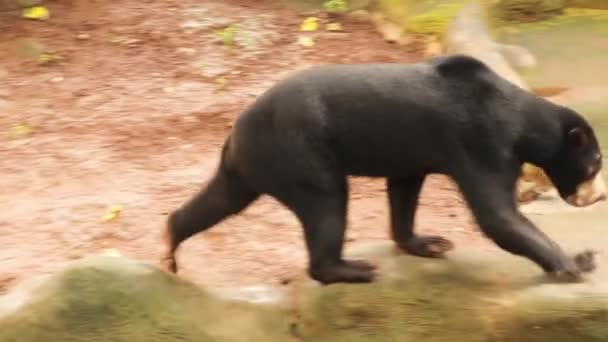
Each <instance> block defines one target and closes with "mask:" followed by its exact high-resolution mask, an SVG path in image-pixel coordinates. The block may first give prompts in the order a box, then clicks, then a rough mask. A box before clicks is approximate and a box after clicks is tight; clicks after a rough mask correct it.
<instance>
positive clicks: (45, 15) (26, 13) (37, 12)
mask: <svg viewBox="0 0 608 342" xmlns="http://www.w3.org/2000/svg"><path fill="white" fill-rule="evenodd" d="M21 16H22V17H24V18H25V19H32V20H47V19H49V18H50V17H51V12H50V11H49V10H48V9H47V8H46V7H44V6H34V7H30V8H26V9H24V10H23V13H22V14H21Z"/></svg>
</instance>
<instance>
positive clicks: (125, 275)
mask: <svg viewBox="0 0 608 342" xmlns="http://www.w3.org/2000/svg"><path fill="white" fill-rule="evenodd" d="M11 296H12V297H11ZM7 297H8V298H9V299H7ZM11 298H12V299H11ZM6 302H11V303H12V305H8V309H6V307H7V305H4V307H5V310H4V314H3V315H2V316H0V341H3V342H30V341H31V342H35V341H36V342H37V341H83V342H85V341H87V342H89V341H125V342H126V341H180V342H183V341H287V340H289V334H288V328H289V324H288V322H287V316H286V315H285V314H284V313H282V312H281V311H280V310H278V309H276V308H274V307H271V306H253V305H251V304H247V303H239V302H230V301H223V300H220V299H218V298H217V297H214V296H212V295H210V294H209V293H207V292H205V291H204V290H202V289H200V288H199V287H197V286H195V285H193V284H191V283H189V282H186V281H184V280H181V279H179V278H177V277H175V276H173V275H169V274H166V273H164V272H162V271H160V270H158V269H156V268H154V267H152V266H148V265H145V264H142V263H139V262H137V261H134V260H130V259H127V258H124V257H112V256H97V257H92V258H88V259H83V260H80V261H77V262H75V263H73V264H72V265H70V266H68V267H67V268H66V269H65V270H64V271H62V272H59V273H57V274H54V275H52V276H51V277H49V278H48V279H45V280H44V281H42V282H41V284H38V285H37V286H34V287H33V288H31V286H30V288H29V291H24V290H21V291H20V292H17V293H16V294H15V293H13V294H12V295H11V293H9V295H8V296H5V297H0V308H2V307H3V305H2V303H6Z"/></svg>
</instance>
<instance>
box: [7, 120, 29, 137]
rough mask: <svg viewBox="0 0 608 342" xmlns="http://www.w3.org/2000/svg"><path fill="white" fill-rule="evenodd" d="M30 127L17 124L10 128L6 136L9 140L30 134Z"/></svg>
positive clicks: (24, 124)
mask: <svg viewBox="0 0 608 342" xmlns="http://www.w3.org/2000/svg"><path fill="white" fill-rule="evenodd" d="M32 131H33V129H32V126H30V125H28V124H26V123H18V124H14V125H12V126H11V128H10V130H9V132H8V135H9V137H10V138H11V139H18V138H20V137H23V136H26V135H28V134H30V133H32Z"/></svg>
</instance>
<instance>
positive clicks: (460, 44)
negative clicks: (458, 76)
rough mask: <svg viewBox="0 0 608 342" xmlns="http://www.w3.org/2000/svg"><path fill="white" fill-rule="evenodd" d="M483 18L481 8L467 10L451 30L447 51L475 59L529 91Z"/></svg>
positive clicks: (469, 6) (470, 6)
mask: <svg viewBox="0 0 608 342" xmlns="http://www.w3.org/2000/svg"><path fill="white" fill-rule="evenodd" d="M482 18H483V16H482V11H481V5H479V4H477V3H472V4H469V5H466V6H464V7H463V8H462V10H461V11H460V12H459V13H458V14H457V15H456V17H455V18H454V20H453V21H452V22H451V23H450V25H449V26H448V32H447V33H446V37H445V47H446V51H447V52H448V53H458V54H465V55H469V56H472V57H475V58H477V59H479V60H481V61H483V62H484V63H485V64H487V65H488V66H489V67H490V68H492V70H494V71H495V72H496V73H498V74H499V75H501V76H502V77H504V78H506V79H507V80H509V81H511V82H512V83H514V84H516V85H518V86H519V87H521V88H523V89H525V90H529V87H528V85H527V84H526V83H525V82H524V81H523V80H522V78H521V77H520V76H519V75H518V74H517V73H516V72H515V71H514V70H513V69H512V68H511V66H510V65H509V63H508V62H507V60H506V59H505V57H504V56H503V55H502V53H501V48H500V46H499V45H498V44H496V43H495V42H494V41H493V40H492V38H491V37H490V34H489V33H488V32H487V28H486V26H485V24H484V22H483V20H482ZM507 50H509V48H507ZM511 50H513V49H511ZM511 52H512V51H511Z"/></svg>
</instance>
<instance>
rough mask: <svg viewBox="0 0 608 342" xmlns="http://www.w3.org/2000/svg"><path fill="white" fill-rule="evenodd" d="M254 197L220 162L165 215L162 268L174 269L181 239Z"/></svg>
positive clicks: (249, 202) (231, 212) (255, 197)
mask: <svg viewBox="0 0 608 342" xmlns="http://www.w3.org/2000/svg"><path fill="white" fill-rule="evenodd" d="M258 197H259V194H258V193H256V192H255V191H253V190H252V189H251V188H250V187H249V186H247V185H246V184H245V183H244V182H243V180H242V179H241V178H240V177H239V176H238V175H237V174H236V173H233V172H229V171H227V170H225V168H224V167H223V166H220V168H219V170H218V171H217V173H216V174H215V176H214V177H213V179H212V180H211V181H210V182H209V183H208V184H207V186H206V187H205V188H204V189H203V190H201V191H200V192H199V193H198V194H196V195H195V196H194V197H192V198H191V199H190V200H189V201H188V202H186V203H185V204H184V205H183V206H182V207H181V208H179V209H177V210H176V211H174V212H172V213H171V214H170V215H169V218H168V220H167V227H166V231H165V241H164V243H165V248H166V251H165V254H164V256H163V258H162V263H163V266H164V268H166V269H167V270H168V271H170V272H173V273H176V272H177V262H176V260H175V252H176V250H177V248H178V247H179V245H180V244H181V243H182V242H183V241H184V240H186V239H188V238H190V237H191V236H193V235H195V234H197V233H199V232H201V231H204V230H206V229H209V228H211V227H212V226H213V225H215V224H217V223H219V222H220V221H222V220H223V219H225V218H226V217H228V216H230V215H234V214H237V213H239V212H240V211H242V210H243V209H245V208H246V207H247V206H248V205H249V204H251V203H252V202H253V201H254V200H255V199H257V198H258Z"/></svg>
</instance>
